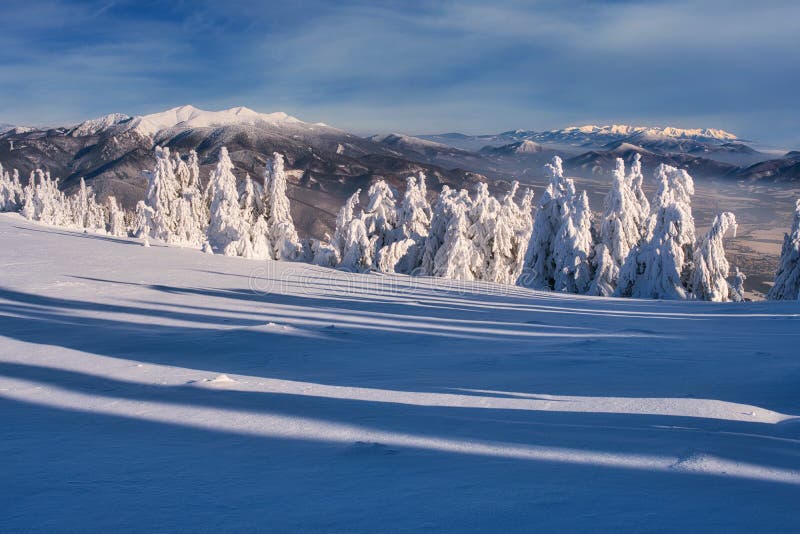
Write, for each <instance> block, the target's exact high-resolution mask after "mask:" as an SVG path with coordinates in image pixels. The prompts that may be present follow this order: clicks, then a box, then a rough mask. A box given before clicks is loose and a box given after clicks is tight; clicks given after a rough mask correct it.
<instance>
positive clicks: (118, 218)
mask: <svg viewBox="0 0 800 534" xmlns="http://www.w3.org/2000/svg"><path fill="white" fill-rule="evenodd" d="M106 202H107V203H108V233H109V234H111V235H113V236H116V237H127V235H128V227H127V225H126V224H125V212H124V211H122V210H121V209H120V208H119V205H118V204H117V199H116V198H114V197H113V196H110V197H108V199H107V200H106Z"/></svg>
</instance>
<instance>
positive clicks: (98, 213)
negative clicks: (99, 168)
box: [52, 178, 106, 231]
mask: <svg viewBox="0 0 800 534" xmlns="http://www.w3.org/2000/svg"><path fill="white" fill-rule="evenodd" d="M70 200H71V206H72V223H73V225H74V226H75V227H76V228H81V229H85V230H92V231H105V227H106V224H105V212H104V211H103V207H102V206H101V205H100V204H98V203H97V200H96V199H95V195H94V192H93V191H92V189H91V188H90V187H87V185H86V182H85V181H84V179H83V178H81V182H80V187H79V189H78V191H76V193H75V194H74V195H73V196H72V198H71V199H70ZM58 203H59V202H58V201H56V202H55V204H58ZM56 219H57V218H56ZM52 224H57V225H59V226H62V225H63V224H61V223H60V221H58V220H53V222H52Z"/></svg>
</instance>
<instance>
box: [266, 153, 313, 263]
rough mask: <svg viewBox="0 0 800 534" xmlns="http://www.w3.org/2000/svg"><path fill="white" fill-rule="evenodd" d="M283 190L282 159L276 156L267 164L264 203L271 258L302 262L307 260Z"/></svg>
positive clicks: (284, 175)
mask: <svg viewBox="0 0 800 534" xmlns="http://www.w3.org/2000/svg"><path fill="white" fill-rule="evenodd" d="M286 186H287V183H286V171H285V170H284V158H283V155H282V154H279V153H277V152H275V154H274V155H273V158H272V159H271V160H269V161H267V168H266V174H265V176H264V200H263V204H264V210H265V214H266V222H267V227H268V230H269V232H268V238H269V242H270V243H271V246H272V249H273V257H274V258H275V259H276V260H286V261H294V260H305V259H308V258H306V257H305V254H304V252H305V251H304V250H303V247H302V244H301V242H300V238H299V237H298V235H297V230H295V227H294V221H293V220H292V214H291V210H290V205H289V197H288V196H287V195H286Z"/></svg>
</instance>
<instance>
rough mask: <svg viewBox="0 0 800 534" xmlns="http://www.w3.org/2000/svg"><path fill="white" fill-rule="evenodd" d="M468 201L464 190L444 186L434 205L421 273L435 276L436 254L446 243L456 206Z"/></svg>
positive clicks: (423, 253)
mask: <svg viewBox="0 0 800 534" xmlns="http://www.w3.org/2000/svg"><path fill="white" fill-rule="evenodd" d="M468 203H469V197H468V196H467V195H466V193H465V192H464V191H454V190H452V189H450V187H448V186H447V185H445V186H442V191H441V192H440V193H439V197H438V199H437V201H436V204H435V205H434V207H433V216H432V217H431V226H430V230H429V231H428V237H426V238H425V245H424V247H423V252H422V261H421V266H420V274H423V275H427V276H434V271H435V270H436V268H435V265H436V254H437V253H438V252H439V249H440V248H441V247H442V245H443V244H444V241H445V236H446V234H447V229H448V227H449V226H450V220H451V219H452V218H453V217H454V216H455V211H456V206H457V205H462V204H463V205H466V204H468Z"/></svg>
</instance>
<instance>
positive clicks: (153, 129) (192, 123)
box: [70, 105, 302, 137]
mask: <svg viewBox="0 0 800 534" xmlns="http://www.w3.org/2000/svg"><path fill="white" fill-rule="evenodd" d="M300 122H302V121H300V120H299V119H297V118H295V117H292V116H291V115H288V114H286V113H284V112H282V111H279V112H275V113H259V112H257V111H253V110H252V109H250V108H246V107H244V106H237V107H233V108H230V109H224V110H222V111H206V110H203V109H200V108H197V107H195V106H191V105H184V106H179V107H175V108H171V109H168V110H166V111H161V112H158V113H151V114H148V115H142V116H134V117H131V116H129V115H125V114H123V113H112V114H110V115H105V116H103V117H99V118H96V119H90V120H88V121H84V122H82V123H80V124H78V125H76V126H74V127H73V128H72V129H71V131H70V133H71V134H72V135H73V136H76V137H78V136H86V135H99V134H101V133H104V132H110V133H112V134H117V133H122V132H125V131H129V130H135V131H136V132H137V133H139V134H141V135H144V136H150V137H153V136H155V135H157V134H158V133H159V132H161V131H162V130H168V129H172V128H204V127H215V126H230V125H243V126H258V125H270V126H272V125H278V124H296V123H300Z"/></svg>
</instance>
